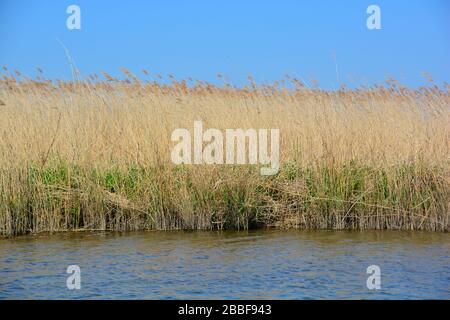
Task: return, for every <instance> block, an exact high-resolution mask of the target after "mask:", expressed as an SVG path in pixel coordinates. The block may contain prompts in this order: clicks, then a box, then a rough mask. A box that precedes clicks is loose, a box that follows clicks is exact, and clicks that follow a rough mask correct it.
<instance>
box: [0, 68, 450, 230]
mask: <svg viewBox="0 0 450 320" xmlns="http://www.w3.org/2000/svg"><path fill="white" fill-rule="evenodd" d="M124 73H125V75H126V79H125V80H118V79H116V78H113V77H112V76H110V75H109V74H105V75H104V76H105V79H106V80H105V81H103V80H100V79H99V77H98V76H96V75H93V76H91V77H89V78H88V79H86V80H84V81H77V82H67V81H66V82H63V81H50V80H47V79H44V78H42V77H41V78H39V79H38V80H31V79H28V78H25V77H24V76H20V78H19V77H13V76H12V75H9V74H6V75H5V76H4V78H3V80H1V81H0V234H2V235H17V234H23V233H28V232H42V231H63V230H88V229H100V230H142V229H162V230H168V229H214V228H253V227H264V226H277V227H280V228H329V229H404V230H439V231H448V229H449V206H450V166H449V164H450V163H449V162H450V159H449V154H450V152H449V151H450V139H449V138H450V127H449V123H450V94H449V93H450V87H449V86H446V87H444V88H441V87H438V86H436V85H431V86H429V87H426V88H419V89H409V88H405V87H403V86H401V85H399V84H397V83H395V82H391V83H390V84H389V85H387V86H373V87H370V88H359V89H347V88H341V89H339V90H336V91H323V90H320V89H317V88H309V87H308V86H306V85H304V84H303V83H301V82H300V81H298V80H296V79H285V81H286V82H285V85H280V84H279V83H274V84H272V85H257V84H255V83H254V82H253V80H251V79H250V84H249V85H248V86H246V87H244V88H237V87H233V86H231V85H229V84H226V83H225V84H223V85H220V86H219V85H212V84H209V83H204V82H201V81H194V80H190V79H186V80H182V81H176V80H175V79H174V78H171V83H170V84H165V85H163V84H160V83H157V82H154V81H142V80H140V79H139V78H138V77H137V76H135V75H133V74H132V73H131V72H129V71H128V70H124ZM146 74H147V75H148V72H147V71H146ZM195 120H202V121H203V124H204V126H205V127H209V128H218V129H226V128H243V129H247V128H255V129H258V128H279V129H280V135H281V146H280V156H281V169H280V172H279V173H278V174H277V175H276V176H270V177H263V176H260V174H259V170H258V168H257V167H256V166H251V165H236V166H231V165H196V166H195V165H192V166H191V165H183V166H176V165H173V164H172V163H171V160H170V152H171V148H172V147H173V145H174V143H173V142H171V140H170V138H171V132H172V131H173V130H174V129H176V128H188V129H192V126H193V122H194V121H195Z"/></svg>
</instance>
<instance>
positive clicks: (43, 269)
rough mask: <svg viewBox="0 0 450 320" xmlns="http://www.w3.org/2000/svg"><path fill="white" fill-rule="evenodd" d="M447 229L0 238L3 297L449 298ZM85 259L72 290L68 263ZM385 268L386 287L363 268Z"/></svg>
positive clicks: (169, 233)
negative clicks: (372, 281)
mask: <svg viewBox="0 0 450 320" xmlns="http://www.w3.org/2000/svg"><path fill="white" fill-rule="evenodd" d="M449 262H450V235H449V234H446V233H424V232H411V233H409V232H395V231H382V232H381V231H378V232H375V231H361V232H344V231H339V232H333V231H267V230H266V231H262V230H260V231H251V232H136V233H107V232H95V233H94V232H93V233H62V234H56V235H55V234H54V235H37V236H25V237H18V238H12V239H0V298H1V299H5V298H6V299H8V298H19V299H33V298H36V299H47V298H49V299H79V298H84V299H95V298H102V299H108V298H118V299H323V298H327V299H330V298H331V299H352V298H354V299H361V298H362V299H380V298H382V299H395V298H401V299H421V298H425V299H431V298H443V299H450V266H449ZM73 264H75V265H78V266H80V268H81V290H68V289H67V287H66V277H67V276H68V274H66V268H67V266H69V265H73ZM373 264H375V265H378V266H380V268H381V290H379V291H371V290H369V289H367V287H366V280H367V277H368V276H369V275H368V274H366V268H367V267H368V266H369V265H373Z"/></svg>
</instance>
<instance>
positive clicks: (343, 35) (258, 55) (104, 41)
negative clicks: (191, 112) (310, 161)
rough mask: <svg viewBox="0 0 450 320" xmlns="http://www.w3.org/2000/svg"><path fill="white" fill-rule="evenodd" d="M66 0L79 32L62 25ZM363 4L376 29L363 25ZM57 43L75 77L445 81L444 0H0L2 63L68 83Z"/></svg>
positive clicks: (447, 22) (448, 73) (449, 77)
mask: <svg viewBox="0 0 450 320" xmlns="http://www.w3.org/2000/svg"><path fill="white" fill-rule="evenodd" d="M71 4H75V5H78V6H79V7H80V8H81V30H69V29H68V28H67V27H66V19H67V18H68V17H69V14H67V13H66V8H67V7H68V6H69V5H71ZM371 4H376V5H378V6H379V7H380V8H381V27H382V29H381V30H369V29H368V28H367V27H366V20H367V17H368V16H369V15H368V14H367V13H366V9H367V7H368V6H369V5H371ZM57 39H59V40H60V41H61V42H62V43H63V44H64V45H65V46H66V47H67V49H68V50H69V51H70V54H71V56H72V57H73V59H74V60H75V62H76V64H77V66H78V68H79V69H80V71H81V74H82V75H84V76H85V75H88V74H90V73H94V72H99V71H102V70H104V71H107V72H109V73H111V74H112V75H119V74H120V71H119V70H118V68H119V67H121V66H124V67H127V68H128V69H130V70H131V71H132V72H135V73H137V74H140V75H142V74H141V70H142V69H144V68H145V69H148V70H149V71H150V72H151V73H152V74H162V75H168V74H173V75H175V76H176V77H177V78H184V77H193V78H197V79H201V80H206V81H212V82H214V81H216V74H217V73H222V74H224V75H226V76H227V77H228V78H229V79H230V81H231V82H232V83H234V84H238V85H240V84H242V83H244V82H245V79H246V78H247V75H249V74H252V75H253V76H254V78H255V79H256V80H257V81H258V82H262V83H264V82H269V81H274V80H279V79H280V78H282V77H283V76H284V75H285V74H290V75H292V76H297V77H299V78H301V79H304V80H305V81H309V80H310V79H312V78H314V79H316V80H317V81H318V82H319V85H320V86H322V87H325V88H334V87H337V83H338V80H337V77H338V76H337V74H338V75H339V79H340V81H341V82H344V83H346V84H347V85H350V86H352V85H365V84H371V83H374V82H377V83H379V82H382V81H384V80H385V79H386V78H387V77H389V76H393V77H395V78H397V79H398V80H399V81H400V82H402V83H404V84H406V85H410V86H419V85H423V84H426V80H424V78H423V77H422V76H421V73H422V72H423V71H427V72H428V73H430V74H432V75H433V77H434V78H435V79H436V80H437V81H439V82H443V81H447V82H450V1H448V0H387V1H385V0H370V1H365V0H342V1H318V0H314V1H313V0H310V1H306V0H304V1H301V0H293V1H289V0H276V1H275V0H271V1H264V0H216V1H214V0H191V1H186V0H183V1H182V0H179V1H176V0H168V1H167V0H164V1H162V0H160V1H152V0H149V1H139V0H128V1H123V0H120V1H119V0H117V1H112V0H110V1H106V0H96V1H92V0H70V1H65V0H58V1H55V0H39V1H38V0H36V1H26V0H0V65H7V66H9V67H10V68H12V69H18V70H20V71H22V72H23V73H25V74H27V75H29V76H35V75H36V67H40V68H42V69H43V70H44V73H45V75H46V76H47V77H50V78H62V79H70V78H71V71H70V67H69V65H68V62H67V58H66V55H65V53H64V50H63V48H62V47H61V44H60V43H59V42H58V41H57ZM333 54H335V56H336V62H337V63H335V60H334V59H333ZM336 64H337V67H338V68H337V69H338V72H336Z"/></svg>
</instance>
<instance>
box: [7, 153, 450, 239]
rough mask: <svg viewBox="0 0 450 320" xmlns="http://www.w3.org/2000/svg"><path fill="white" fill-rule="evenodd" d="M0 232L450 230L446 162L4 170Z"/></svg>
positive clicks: (57, 164) (59, 166)
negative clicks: (263, 172) (270, 173)
mask: <svg viewBox="0 0 450 320" xmlns="http://www.w3.org/2000/svg"><path fill="white" fill-rule="evenodd" d="M0 200H1V201H0V228H1V229H0V234H1V235H4V236H10V235H19V234H24V233H36V232H44V231H50V232H51V231H66V230H92V229H100V230H150V229H157V230H171V229H217V228H224V229H248V228H257V227H268V226H277V227H281V228H307V229H402V230H435V231H448V229H449V228H448V227H449V214H448V212H449V202H450V201H449V200H450V186H449V183H448V178H446V171H445V169H444V168H438V167H434V168H429V167H421V166H420V165H406V164H405V165H398V166H395V167H390V168H374V167H368V166H363V165H359V164H358V163H356V162H351V163H348V164H347V165H343V166H339V167H333V166H329V165H324V166H319V165H317V166H311V167H307V168H303V167H299V166H296V165H295V164H286V165H284V166H283V167H282V168H281V170H280V172H279V174H278V175H277V176H274V177H262V176H260V175H259V172H258V170H257V168H256V167H248V166H221V167H208V166H203V167H202V166H200V167H195V166H181V167H173V166H168V167H136V166H134V167H129V168H121V167H110V168H106V169H105V168H96V167H80V166H75V165H70V164H68V163H64V162H52V163H49V164H47V165H46V166H45V167H40V166H38V165H30V166H29V167H28V168H26V169H23V170H19V169H8V170H3V171H0Z"/></svg>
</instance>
